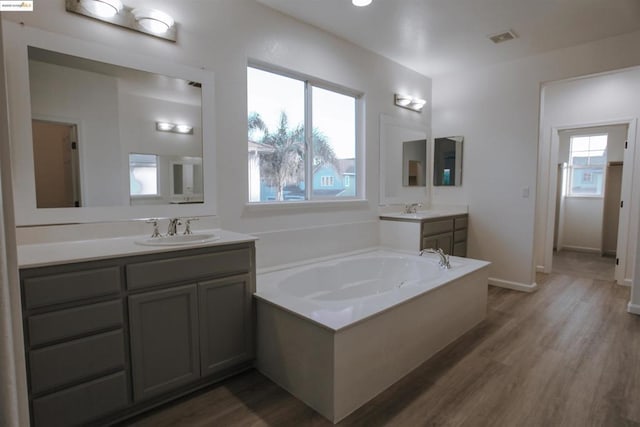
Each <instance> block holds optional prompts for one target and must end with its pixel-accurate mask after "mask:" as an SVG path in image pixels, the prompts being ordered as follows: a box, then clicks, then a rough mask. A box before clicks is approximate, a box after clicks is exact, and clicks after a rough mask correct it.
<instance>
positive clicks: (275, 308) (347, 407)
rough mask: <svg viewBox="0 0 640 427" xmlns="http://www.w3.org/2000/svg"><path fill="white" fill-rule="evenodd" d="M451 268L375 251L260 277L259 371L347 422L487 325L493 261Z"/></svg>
mask: <svg viewBox="0 0 640 427" xmlns="http://www.w3.org/2000/svg"><path fill="white" fill-rule="evenodd" d="M452 265H453V268H452V269H451V270H441V269H439V267H438V266H437V257H436V256H432V255H428V256H427V255H425V256H423V257H418V256H416V255H408V254H403V253H402V252H396V251H390V250H380V249H377V250H373V251H370V252H367V253H363V254H359V255H353V256H346V257H344V258H341V259H334V260H332V261H322V262H319V263H317V264H315V265H314V264H310V265H304V266H299V267H295V268H292V269H287V270H279V271H272V272H269V273H263V274H259V275H258V279H257V292H256V297H257V302H258V303H257V319H258V322H257V327H258V331H257V336H258V341H257V350H258V351H257V365H258V370H260V371H261V372H262V373H263V374H265V375H266V376H267V377H269V378H270V379H272V380H273V381H274V382H275V383H277V384H278V385H280V386H281V387H283V388H284V389H286V390H287V391H289V392H290V393H291V394H293V395H294V396H296V397H298V398H299V399H301V400H302V401H304V402H305V403H306V404H307V405H309V406H311V407H312V408H313V409H315V410H316V411H318V412H319V413H320V414H322V415H323V416H324V417H326V418H327V419H329V420H330V421H332V422H334V423H335V422H338V421H340V420H342V419H343V418H345V417H346V416H347V415H349V414H350V413H352V412H353V411H355V410H356V409H358V408H359V407H360V406H362V405H363V404H364V403H366V402H368V401H369V400H371V399H372V398H373V397H375V396H376V395H377V394H379V393H380V392H382V391H383V390H385V389H386V388H387V387H389V386H390V385H392V384H393V383H395V382H396V381H398V380H399V379H401V378H402V377H403V376H405V375H406V374H407V373H409V372H410V371H411V370H413V369H415V368H416V367H417V366H419V365H420V364H421V363H423V362H424V361H425V360H427V359H428V358H430V357H431V356H432V355H433V354H435V353H436V352H437V351H439V350H440V349H442V348H444V347H445V346H446V345H447V344H449V343H451V342H452V341H454V340H455V339H457V338H458V337H460V336H461V335H462V334H464V333H465V332H466V331H468V330H469V329H471V328H472V327H473V326H475V325H476V324H478V323H479V322H481V321H482V320H483V319H484V318H485V316H486V303H487V282H488V266H489V263H488V262H484V261H478V260H470V259H465V258H456V257H452ZM358 273H361V275H360V277H358V275H357V274H358ZM365 283H367V284H368V285H369V287H368V288H367V286H366V285H365ZM340 297H342V299H340Z"/></svg>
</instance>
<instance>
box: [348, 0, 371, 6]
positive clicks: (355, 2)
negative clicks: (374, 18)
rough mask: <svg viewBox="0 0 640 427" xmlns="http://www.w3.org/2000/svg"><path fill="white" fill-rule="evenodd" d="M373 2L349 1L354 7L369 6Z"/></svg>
mask: <svg viewBox="0 0 640 427" xmlns="http://www.w3.org/2000/svg"><path fill="white" fill-rule="evenodd" d="M372 1H373V0H351V3H352V4H353V5H354V6H358V7H363V6H369V5H370V4H371V2H372Z"/></svg>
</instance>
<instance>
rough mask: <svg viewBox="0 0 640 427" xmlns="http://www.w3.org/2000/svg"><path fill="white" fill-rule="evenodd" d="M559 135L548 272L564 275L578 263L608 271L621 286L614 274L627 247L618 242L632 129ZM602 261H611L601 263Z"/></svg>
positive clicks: (593, 128)
mask: <svg viewBox="0 0 640 427" xmlns="http://www.w3.org/2000/svg"><path fill="white" fill-rule="evenodd" d="M556 133H557V139H556V141H557V144H554V147H555V148H554V150H556V149H557V157H556V158H557V161H558V164H557V169H556V175H557V183H556V185H557V188H556V189H555V194H556V197H555V200H554V201H555V204H554V206H551V207H550V208H552V209H550V211H553V212H554V213H555V221H554V223H555V224H554V225H555V226H554V236H553V249H554V251H553V257H552V259H551V260H550V263H551V264H552V265H553V267H551V268H550V269H551V270H552V271H557V270H558V269H560V270H562V269H566V268H567V266H568V265H570V264H573V263H578V261H580V262H582V263H585V262H586V264H585V265H587V266H589V265H591V266H601V267H602V269H603V271H609V270H610V272H611V274H610V275H611V279H613V278H614V276H615V278H616V280H617V279H618V277H620V276H623V275H624V271H620V272H619V271H616V270H617V269H619V268H618V266H619V263H618V257H617V256H616V254H617V253H618V252H619V251H620V250H621V247H623V248H624V247H626V242H625V241H623V242H619V234H620V227H619V223H620V217H621V209H620V204H621V194H622V176H623V167H624V158H625V151H626V150H625V146H626V145H627V141H628V136H629V135H628V133H629V124H628V123H620V124H611V125H606V126H591V127H590V126H584V127H577V128H570V129H561V130H556ZM565 252H573V254H567V253H565ZM604 256H607V257H609V258H608V259H601V260H599V259H598V258H602V257H604ZM556 264H558V265H557V268H556ZM608 276H609V274H607V277H608ZM622 279H623V277H622ZM622 279H620V280H622Z"/></svg>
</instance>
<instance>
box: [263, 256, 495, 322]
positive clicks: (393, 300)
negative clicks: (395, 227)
mask: <svg viewBox="0 0 640 427" xmlns="http://www.w3.org/2000/svg"><path fill="white" fill-rule="evenodd" d="M450 259H451V266H452V268H451V269H450V270H445V269H441V268H440V267H439V266H438V260H439V257H438V256H437V255H435V254H424V255H423V256H417V254H415V253H414V254H411V253H409V252H406V251H392V250H384V249H377V250H373V251H370V252H366V253H362V254H357V255H351V256H348V257H347V258H335V259H333V260H327V261H322V262H320V263H313V264H309V265H302V266H299V267H294V268H290V269H285V270H277V271H273V272H270V273H263V274H259V275H258V283H257V292H256V294H255V296H256V297H257V298H258V299H260V300H263V301H265V302H268V303H271V304H275V305H278V306H279V307H281V308H283V309H285V310H288V311H290V312H292V313H294V314H297V315H299V316H302V317H304V318H306V319H308V320H311V321H313V322H315V323H317V324H318V325H320V326H323V327H326V328H328V329H330V330H332V331H339V330H341V329H343V328H346V327H349V326H352V325H353V324H355V323H357V322H360V321H362V320H364V319H366V318H367V317H369V316H373V315H376V314H378V313H381V312H382V311H384V310H387V309H389V308H392V307H393V306H395V305H398V304H402V303H403V302H405V301H407V300H410V299H411V298H414V297H416V296H418V295H420V294H423V293H426V292H430V291H432V290H434V289H436V288H438V287H439V286H442V285H443V284H445V283H447V282H450V281H453V280H456V279H458V278H460V277H463V276H465V275H467V274H469V273H472V272H473V271H476V270H478V269H481V268H483V267H485V266H488V265H489V263H488V262H486V261H480V260H475V259H465V258H458V257H451V258H450Z"/></svg>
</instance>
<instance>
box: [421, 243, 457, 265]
mask: <svg viewBox="0 0 640 427" xmlns="http://www.w3.org/2000/svg"><path fill="white" fill-rule="evenodd" d="M424 253H429V254H438V255H439V256H440V261H439V262H438V265H439V266H440V268H444V269H447V270H449V269H450V268H451V263H449V255H447V254H446V253H445V252H444V251H443V250H442V248H438V249H433V248H432V249H423V250H421V251H420V256H422V254H424Z"/></svg>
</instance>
